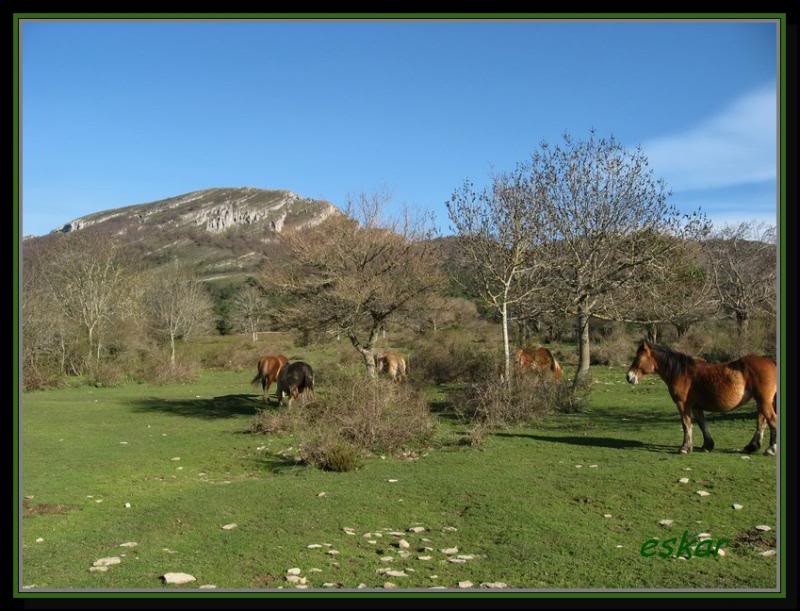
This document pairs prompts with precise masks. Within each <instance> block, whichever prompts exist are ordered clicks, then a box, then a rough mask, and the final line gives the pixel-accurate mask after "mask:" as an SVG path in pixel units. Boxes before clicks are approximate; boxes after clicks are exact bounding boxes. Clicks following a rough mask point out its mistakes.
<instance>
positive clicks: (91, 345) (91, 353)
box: [86, 326, 94, 366]
mask: <svg viewBox="0 0 800 611" xmlns="http://www.w3.org/2000/svg"><path fill="white" fill-rule="evenodd" d="M86 328H87V330H88V331H89V357H88V358H87V359H86V365H87V366H88V365H89V364H90V363H91V362H92V356H94V339H93V335H94V327H93V326H92V327H86Z"/></svg>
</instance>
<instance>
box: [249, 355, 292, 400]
mask: <svg viewBox="0 0 800 611" xmlns="http://www.w3.org/2000/svg"><path fill="white" fill-rule="evenodd" d="M288 362H289V359H287V358H286V357H285V356H284V355H282V354H278V355H273V354H268V355H266V356H262V357H261V358H260V359H258V373H256V377H254V378H253V380H252V381H251V382H250V383H251V384H257V383H259V382H260V383H261V388H262V389H263V391H264V401H269V387H270V386H272V384H273V382H275V380H277V379H278V376H279V375H280V373H281V369H282V368H283V366H284V365H286V363H288ZM278 402H280V398H278Z"/></svg>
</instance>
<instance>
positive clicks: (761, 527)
mask: <svg viewBox="0 0 800 611" xmlns="http://www.w3.org/2000/svg"><path fill="white" fill-rule="evenodd" d="M756 530H760V531H761V532H769V531H771V530H772V528H771V527H769V526H767V525H766V524H759V525H758V526H756Z"/></svg>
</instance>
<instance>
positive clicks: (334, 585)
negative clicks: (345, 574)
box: [322, 581, 338, 588]
mask: <svg viewBox="0 0 800 611" xmlns="http://www.w3.org/2000/svg"><path fill="white" fill-rule="evenodd" d="M337 585H338V584H335V583H331V582H330V581H326V582H325V583H323V584H322V587H323V588H335V587H336V586H337Z"/></svg>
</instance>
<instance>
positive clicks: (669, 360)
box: [650, 344, 697, 378]
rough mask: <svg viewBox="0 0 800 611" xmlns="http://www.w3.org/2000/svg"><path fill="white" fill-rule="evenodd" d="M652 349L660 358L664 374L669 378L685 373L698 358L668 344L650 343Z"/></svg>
mask: <svg viewBox="0 0 800 611" xmlns="http://www.w3.org/2000/svg"><path fill="white" fill-rule="evenodd" d="M650 350H651V351H652V352H654V353H655V355H656V357H657V358H658V360H659V366H660V367H662V368H663V372H664V374H665V375H666V376H667V377H669V378H673V377H676V376H679V375H681V374H683V373H684V372H685V371H686V370H687V369H688V368H689V367H691V366H692V365H694V364H695V363H697V359H696V358H694V357H692V356H689V355H688V354H684V353H683V352H678V351H677V350H673V349H672V348H670V347H668V346H662V345H659V344H650Z"/></svg>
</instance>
